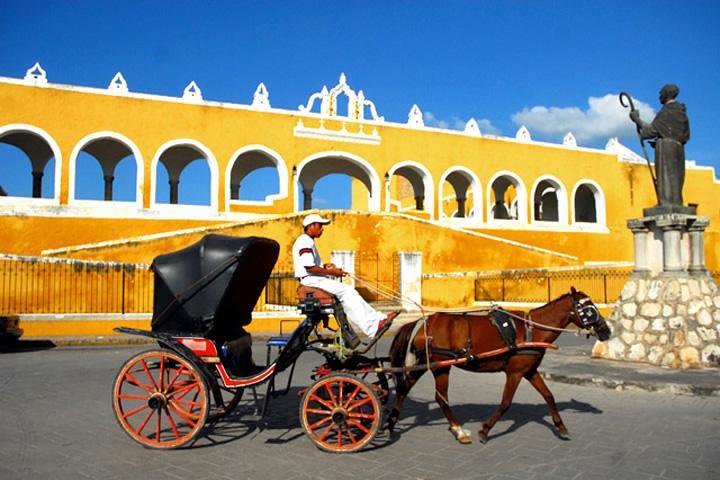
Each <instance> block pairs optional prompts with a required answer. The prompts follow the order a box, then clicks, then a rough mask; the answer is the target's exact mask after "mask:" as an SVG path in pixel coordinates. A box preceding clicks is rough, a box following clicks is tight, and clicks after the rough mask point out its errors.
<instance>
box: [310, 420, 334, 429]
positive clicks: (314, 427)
mask: <svg viewBox="0 0 720 480" xmlns="http://www.w3.org/2000/svg"><path fill="white" fill-rule="evenodd" d="M331 420H332V417H326V418H323V419H322V420H320V421H318V422H315V423H313V424H312V425H308V429H310V430H315V429H316V428H319V427H320V426H321V425H322V424H324V423H327V422H329V421H331Z"/></svg>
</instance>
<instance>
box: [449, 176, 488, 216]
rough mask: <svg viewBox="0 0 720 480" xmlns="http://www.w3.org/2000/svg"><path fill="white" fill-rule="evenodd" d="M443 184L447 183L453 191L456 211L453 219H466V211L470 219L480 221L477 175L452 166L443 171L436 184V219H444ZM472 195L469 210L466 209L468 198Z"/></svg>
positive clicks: (479, 188)
mask: <svg viewBox="0 0 720 480" xmlns="http://www.w3.org/2000/svg"><path fill="white" fill-rule="evenodd" d="M445 182H448V183H449V184H450V185H451V186H452V187H453V190H454V191H455V202H456V207H457V208H456V211H455V214H454V215H453V216H454V217H459V218H466V217H467V215H466V210H468V211H469V213H470V216H469V217H470V218H476V219H478V220H482V214H481V212H482V208H480V207H481V205H482V195H481V193H480V192H481V191H482V189H481V186H480V180H479V179H478V178H477V175H475V173H473V172H472V171H471V170H470V169H468V168H466V167H461V166H453V167H450V168H448V169H447V170H445V172H444V173H443V174H442V175H441V176H440V182H439V183H438V199H439V205H440V206H439V212H438V218H446V217H447V215H446V214H445V209H444V208H443V202H444V196H443V187H444V186H445ZM469 194H471V195H472V199H471V200H472V203H471V204H470V205H471V206H470V208H467V207H468V202H467V200H468V196H469Z"/></svg>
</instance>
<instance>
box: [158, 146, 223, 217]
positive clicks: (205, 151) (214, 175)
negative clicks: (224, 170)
mask: <svg viewBox="0 0 720 480" xmlns="http://www.w3.org/2000/svg"><path fill="white" fill-rule="evenodd" d="M178 146H190V147H193V148H195V149H196V150H198V151H199V152H200V153H201V154H202V155H203V156H204V157H205V160H206V161H207V163H208V167H210V210H212V211H213V212H217V210H218V185H219V182H220V179H219V177H220V169H219V167H218V163H217V159H216V158H215V155H213V153H212V151H211V150H210V149H209V148H207V147H206V146H205V145H203V144H202V143H200V142H198V141H197V140H193V139H191V138H180V139H176V140H170V141H169V142H166V143H164V144H162V145H161V146H160V148H158V149H157V152H155V156H154V157H153V159H152V162H151V164H150V208H157V207H158V204H157V202H156V201H155V197H156V193H157V192H156V189H157V164H158V162H159V161H160V157H161V156H162V154H163V153H165V151H166V150H168V149H170V148H172V147H178ZM165 207H169V208H176V207H182V208H193V209H203V208H205V207H197V208H196V207H195V206H194V205H163V208H165Z"/></svg>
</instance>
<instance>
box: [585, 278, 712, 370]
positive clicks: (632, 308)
mask: <svg viewBox="0 0 720 480" xmlns="http://www.w3.org/2000/svg"><path fill="white" fill-rule="evenodd" d="M608 320H609V323H610V326H611V328H612V329H613V336H612V338H611V339H610V341H608V342H597V343H596V345H595V347H594V348H593V356H594V357H599V358H606V359H612V360H629V361H637V362H645V363H650V364H653V365H661V366H666V367H671V368H682V369H687V368H702V367H718V366H720V340H719V339H720V290H719V289H718V286H717V284H716V283H715V281H714V280H713V279H712V277H710V276H704V275H703V276H696V277H695V276H690V277H683V276H679V277H663V276H655V277H642V276H637V277H631V278H630V279H629V280H628V282H627V283H626V284H625V287H624V288H623V290H622V293H621V294H620V298H619V300H618V302H617V306H616V307H615V309H614V310H613V312H612V314H611V315H610V318H609V319H608Z"/></svg>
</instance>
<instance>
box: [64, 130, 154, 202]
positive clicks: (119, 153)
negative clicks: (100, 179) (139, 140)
mask: <svg viewBox="0 0 720 480" xmlns="http://www.w3.org/2000/svg"><path fill="white" fill-rule="evenodd" d="M81 152H86V153H88V154H89V155H91V156H92V157H94V158H95V159H96V160H97V161H98V163H99V164H100V167H101V168H102V170H103V176H104V180H105V200H106V201H107V200H112V185H113V181H114V178H111V179H108V177H114V172H115V168H116V167H117V165H118V164H119V163H120V162H121V161H122V160H123V159H125V158H126V157H128V156H130V155H132V156H133V157H134V158H135V200H134V203H135V204H136V205H137V207H138V208H142V205H143V186H144V184H145V168H144V162H143V158H142V154H141V153H140V149H139V148H138V147H137V145H136V144H135V143H134V142H133V141H132V140H130V139H129V138H127V137H126V136H124V135H121V134H119V133H116V132H111V131H103V132H96V133H92V134H90V135H88V136H86V137H85V138H83V139H82V140H80V141H79V142H78V143H77V144H76V145H75V148H73V151H72V153H71V154H70V159H69V167H68V176H69V182H68V201H69V203H73V202H76V201H79V200H77V199H76V198H75V196H76V188H77V160H78V156H79V155H80V153H81ZM108 184H109V186H108ZM108 190H109V191H108ZM108 194H109V195H108ZM108 196H109V197H110V198H108Z"/></svg>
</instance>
